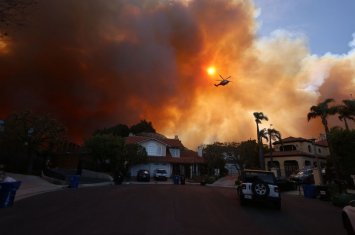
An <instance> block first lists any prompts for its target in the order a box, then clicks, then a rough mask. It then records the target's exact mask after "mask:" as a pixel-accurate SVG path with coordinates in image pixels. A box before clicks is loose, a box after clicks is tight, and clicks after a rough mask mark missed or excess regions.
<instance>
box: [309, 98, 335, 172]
mask: <svg viewBox="0 0 355 235" xmlns="http://www.w3.org/2000/svg"><path fill="white" fill-rule="evenodd" d="M331 102H334V99H326V100H324V101H323V102H321V103H319V104H318V105H314V106H312V107H311V108H310V112H309V113H308V114H307V119H308V121H310V120H311V119H313V118H317V117H320V118H321V120H322V124H323V126H324V130H325V137H326V140H327V142H328V146H329V152H330V158H331V161H332V162H333V164H334V167H335V170H336V174H337V176H339V175H340V174H339V173H340V172H339V168H338V164H337V161H336V158H335V155H334V151H333V147H332V145H331V143H330V142H329V127H328V121H327V118H328V116H330V115H334V114H336V113H337V110H338V108H337V107H336V106H333V107H329V106H328V105H329V103H331Z"/></svg>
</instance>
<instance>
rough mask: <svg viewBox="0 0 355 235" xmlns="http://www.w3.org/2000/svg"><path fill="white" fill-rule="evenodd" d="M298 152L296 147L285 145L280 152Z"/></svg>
mask: <svg viewBox="0 0 355 235" xmlns="http://www.w3.org/2000/svg"><path fill="white" fill-rule="evenodd" d="M295 150H296V146H294V145H284V146H281V147H280V151H283V152H284V151H295Z"/></svg>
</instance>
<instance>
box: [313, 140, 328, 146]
mask: <svg viewBox="0 0 355 235" xmlns="http://www.w3.org/2000/svg"><path fill="white" fill-rule="evenodd" d="M316 145H319V146H323V147H328V142H327V140H319V141H317V142H316Z"/></svg>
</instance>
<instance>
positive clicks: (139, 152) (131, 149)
mask: <svg viewBox="0 0 355 235" xmlns="http://www.w3.org/2000/svg"><path fill="white" fill-rule="evenodd" d="M147 160H148V154H147V151H146V150H145V148H144V147H143V146H141V145H139V144H126V145H125V158H124V163H123V165H121V166H122V169H123V174H124V175H126V173H127V171H128V169H129V167H130V166H132V165H136V164H140V163H145V162H147Z"/></svg>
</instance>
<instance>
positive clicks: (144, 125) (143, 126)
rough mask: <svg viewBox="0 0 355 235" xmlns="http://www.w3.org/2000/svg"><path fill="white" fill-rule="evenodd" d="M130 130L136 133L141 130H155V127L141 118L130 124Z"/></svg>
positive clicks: (152, 131)
mask: <svg viewBox="0 0 355 235" xmlns="http://www.w3.org/2000/svg"><path fill="white" fill-rule="evenodd" d="M130 131H131V132H132V133H133V134H138V133H142V132H150V133H155V132H156V131H155V129H154V128H153V125H152V123H151V122H148V121H146V120H141V121H140V122H139V123H137V124H135V125H133V126H131V128H130Z"/></svg>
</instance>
